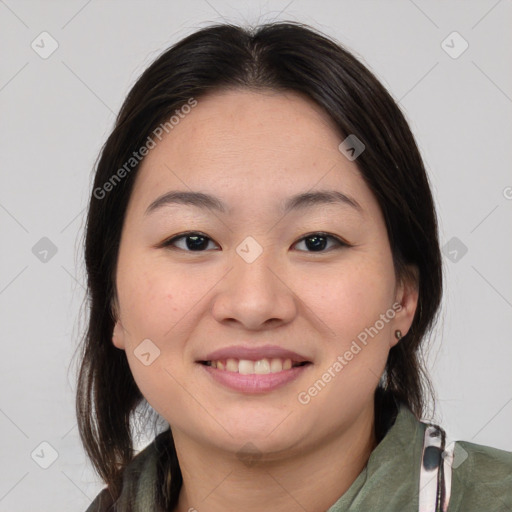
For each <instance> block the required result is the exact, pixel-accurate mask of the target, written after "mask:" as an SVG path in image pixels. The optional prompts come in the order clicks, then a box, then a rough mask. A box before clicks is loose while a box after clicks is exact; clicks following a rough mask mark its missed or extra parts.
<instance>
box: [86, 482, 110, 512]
mask: <svg viewBox="0 0 512 512" xmlns="http://www.w3.org/2000/svg"><path fill="white" fill-rule="evenodd" d="M113 504H114V500H113V498H112V496H111V494H110V491H109V489H108V487H105V489H103V490H102V491H101V492H100V493H99V494H98V496H96V498H95V499H94V501H93V502H92V503H91V504H90V505H89V507H88V509H87V510H86V511H85V512H109V511H110V510H111V508H112V505H113Z"/></svg>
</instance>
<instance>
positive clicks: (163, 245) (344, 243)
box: [158, 231, 354, 254]
mask: <svg viewBox="0 0 512 512" xmlns="http://www.w3.org/2000/svg"><path fill="white" fill-rule="evenodd" d="M188 235H199V236H201V237H203V238H206V239H208V240H209V241H211V242H213V243H215V244H216V245H218V244H217V242H215V240H213V238H211V237H210V236H208V235H207V234H206V233H203V232H202V231H184V232H182V233H177V234H176V235H173V236H172V237H170V238H167V239H166V240H164V241H163V242H162V243H161V244H159V245H158V247H160V248H171V249H177V250H181V251H184V252H191V253H194V252H197V253H203V252H207V251H206V250H205V251H187V250H184V249H180V248H179V247H174V246H173V245H172V243H173V242H176V241H177V240H179V239H180V238H185V237H187V236H188ZM314 235H319V236H322V237H324V238H329V239H331V240H334V241H335V242H336V244H337V247H336V248H342V247H354V244H351V243H349V242H347V241H346V240H344V239H343V238H341V237H340V236H338V235H334V234H331V233H328V232H326V231H311V232H310V233H306V234H305V235H302V236H301V237H300V238H299V239H298V240H297V241H295V242H293V244H292V247H293V246H294V245H296V244H298V243H300V242H302V241H304V240H305V239H307V238H310V237H312V236H314ZM331 250H332V248H331V249H330V250H327V251H318V252H315V251H299V252H306V253H308V254H322V253H328V252H330V251H331Z"/></svg>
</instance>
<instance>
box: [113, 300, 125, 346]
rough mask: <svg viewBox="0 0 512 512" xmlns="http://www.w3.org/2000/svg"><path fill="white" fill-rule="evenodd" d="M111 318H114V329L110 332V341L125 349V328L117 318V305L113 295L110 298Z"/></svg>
mask: <svg viewBox="0 0 512 512" xmlns="http://www.w3.org/2000/svg"><path fill="white" fill-rule="evenodd" d="M111 311H112V318H113V319H114V322H115V324H114V331H113V333H112V343H113V344H114V346H115V347H117V348H119V349H121V350H124V349H125V330H124V327H123V324H122V323H121V320H120V319H119V307H118V304H117V300H116V298H115V297H114V299H113V300H112V306H111Z"/></svg>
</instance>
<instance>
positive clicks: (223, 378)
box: [197, 346, 312, 393]
mask: <svg viewBox="0 0 512 512" xmlns="http://www.w3.org/2000/svg"><path fill="white" fill-rule="evenodd" d="M197 362H198V363H200V364H201V365H202V366H203V368H205V370H207V371H208V373H209V374H210V375H211V376H212V377H213V378H214V379H215V380H217V381H218V382H220V383H221V384H224V385H226V386H228V387H230V388H232V389H236V390H237V391H243V392H249V393H251V392H252V393H255V392H263V391H270V390H272V389H276V388H277V387H280V386H282V385H284V384H286V383H287V382H290V381H291V380H293V379H295V378H296V377H297V376H298V375H299V373H301V372H302V370H303V369H304V368H305V367H307V366H309V365H311V364H312V363H311V361H309V360H307V358H306V357H304V356H302V355H300V354H297V353H296V352H292V351H290V350H285V349H283V348H281V347H278V346H265V347H259V348H256V347H243V346H237V347H228V348H224V349H220V350H216V351H214V352H212V353H210V354H208V355H207V356H206V358H205V359H203V360H199V361H197Z"/></svg>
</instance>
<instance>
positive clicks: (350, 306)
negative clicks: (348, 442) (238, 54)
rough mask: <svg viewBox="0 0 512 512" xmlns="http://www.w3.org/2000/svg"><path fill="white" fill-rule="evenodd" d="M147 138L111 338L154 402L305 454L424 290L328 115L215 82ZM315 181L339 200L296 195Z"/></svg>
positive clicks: (362, 382) (345, 409)
mask: <svg viewBox="0 0 512 512" xmlns="http://www.w3.org/2000/svg"><path fill="white" fill-rule="evenodd" d="M164 134H165V131H164ZM155 142H156V146H155V147H154V148H153V149H151V150H150V151H149V154H148V155H147V156H146V158H145V159H144V160H143V162H142V164H141V168H140V170H139V173H138V175H137V178H136V182H135V185H134V189H133V192H132V196H131V198H130V202H129V206H128V209H127V212H126V217H125V222H124V226H123V232H122V238H121V245H120V250H119V259H118V267H117V275H116V284H117V296H118V302H117V312H118V319H119V320H118V322H117V324H116V327H115V330H114V337H113V342H114V344H115V346H116V347H118V348H120V349H124V350H125V351H126V356H127V359H128V363H129V365H130V368H131V371H132V372H133V376H134V378H135V380H136V382H137V385H138V386H139V388H140V390H141V392H142V393H143V395H144V396H145V398H146V399H147V401H148V402H149V403H150V404H151V406H152V407H153V408H154V409H155V410H156V411H157V412H158V413H160V415H162V416H163V417H164V418H165V419H166V420H167V421H168V422H169V424H170V425H171V426H172V427H173V430H174V431H175V432H178V433H180V434H181V435H185V436H187V437H188V438H189V439H192V440H194V441H195V442H197V443H200V444H202V445H204V446H209V447H211V448H214V449H220V450H225V451H229V452H232V453H238V452H239V451H240V450H241V449H242V447H244V446H253V449H255V450H257V451H260V452H264V453H268V454H272V453H273V454H277V453H278V452H279V453H280V454H281V455H282V454H291V453H294V452H297V453H298V452H299V451H301V450H305V449H308V448H312V447H314V446H316V445H318V444H320V443H322V441H323V440H325V439H328V438H329V437H332V436H333V435H337V433H339V432H342V431H343V430H344V429H348V428H349V427H350V425H351V424H354V422H355V421H356V419H357V418H360V417H361V414H363V413H364V412H365V411H366V412H368V411H369V410H370V407H373V392H374V390H375V388H376V386H377V384H378V381H379V378H380V377H381V375H382V372H383V370H384V367H385V364H386V359H387V356H388V351H389V349H390V348H391V347H392V346H393V345H394V344H395V343H396V342H397V340H396V338H395V336H394V332H395V330H396V329H400V330H401V331H402V333H403V334H405V333H406V332H407V330H408V329H409V327H410V324H411V322H412V318H413V315H414V310H415V307H416V301H417V294H416V291H415V289H414V287H413V286H412V285H411V286H408V285H406V286H402V284H401V283H400V282H398V281H397V279H396V276H395V273H394V268H393V261H392V254H391V250H390V246H389V242H388V238H387V232H386V227H385V224H384V220H383V217H382V214H381V212H380V209H379V207H378V203H377V201H376V199H375V198H374V196H373V195H372V193H371V192H370V190H369V188H368V187H367V185H366V184H365V182H364V181H363V179H362V177H361V175H360V173H359V171H358V169H357V166H356V162H357V160H355V161H350V160H348V159H347V158H346V157H345V156H344V154H342V153H341V152H340V150H339V149H338V146H339V144H340V143H341V142H342V139H341V138H340V136H339V135H338V134H337V132H336V130H335V127H334V126H333V125H332V123H331V121H330V119H329V117H328V116H327V115H326V114H325V113H323V112H322V111H321V110H320V109H319V108H318V107H317V106H316V105H315V104H313V103H312V102H310V101H309V100H307V99H304V98H303V97H301V96H299V95H297V94H294V93H289V94H288V93H287V94H283V93H273V92H265V93H262V92H249V91H239V90H237V91H233V90H231V91H223V92H220V93H215V94H212V95H209V96H207V97H202V98H199V99H198V103H197V106H195V107H194V108H192V109H191V111H190V113H188V114H187V115H185V116H183V118H181V119H180V121H179V123H178V124H176V125H174V128H173V129H172V130H170V131H169V133H168V134H165V136H164V137H163V138H162V140H161V141H158V139H155ZM319 191H324V192H329V194H331V195H333V196H334V194H338V197H340V198H342V199H341V200H332V201H331V202H327V201H326V200H325V197H324V198H323V199H322V197H317V198H316V199H315V198H314V196H312V197H310V198H309V200H308V199H307V197H305V198H302V200H301V199H300V197H299V199H298V200H297V199H295V200H293V199H292V198H294V197H296V196H300V195H301V194H317V193H318V192H319ZM171 192H182V193H185V194H192V193H199V192H200V193H202V194H207V195H209V196H212V197H214V198H215V199H214V200H213V201H212V200H208V202H207V201H205V200H203V201H195V204H192V203H191V202H188V203H187V202H186V201H184V200H182V201H171V200H170V199H171V198H170V196H168V197H167V200H166V199H165V195H166V194H169V193H171ZM112 193H115V192H112ZM183 197H184V196H182V198H183ZM162 198H163V199H162ZM343 198H345V199H343ZM219 203H221V204H222V208H217V205H219ZM188 232H192V233H189V235H188V236H186V233H188ZM322 234H323V235H322ZM327 234H328V235H329V236H327ZM178 235H179V237H178ZM172 238H175V240H174V241H171V239H172ZM337 239H339V242H338V241H337ZM345 244H346V245H345ZM216 366H217V367H216ZM290 366H292V367H291V368H290ZM247 443H251V445H247ZM254 447H255V448H254ZM270 456H271V455H270ZM276 456H277V455H276Z"/></svg>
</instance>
